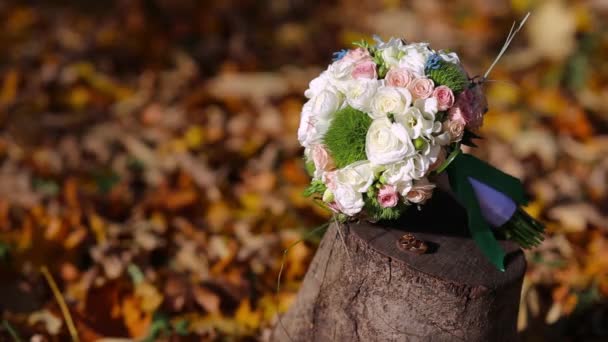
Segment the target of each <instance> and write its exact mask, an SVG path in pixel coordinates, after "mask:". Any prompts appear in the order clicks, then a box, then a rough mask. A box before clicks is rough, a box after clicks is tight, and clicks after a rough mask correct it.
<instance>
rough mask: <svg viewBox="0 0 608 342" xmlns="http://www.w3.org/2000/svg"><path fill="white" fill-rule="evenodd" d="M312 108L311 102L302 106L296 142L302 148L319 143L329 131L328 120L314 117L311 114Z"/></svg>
mask: <svg viewBox="0 0 608 342" xmlns="http://www.w3.org/2000/svg"><path fill="white" fill-rule="evenodd" d="M312 107H313V104H312V100H309V101H308V102H306V103H305V104H304V106H302V114H301V116H300V127H298V141H300V144H301V145H302V146H304V147H310V146H311V145H313V144H316V143H320V142H321V140H322V138H323V136H324V135H325V133H326V132H327V130H328V129H329V124H330V120H329V119H327V118H323V117H318V116H316V115H315V114H314V113H313V112H312Z"/></svg>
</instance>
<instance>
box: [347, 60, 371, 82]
mask: <svg viewBox="0 0 608 342" xmlns="http://www.w3.org/2000/svg"><path fill="white" fill-rule="evenodd" d="M351 76H352V77H353V78H354V79H360V78H367V79H373V80H375V79H376V78H378V74H376V63H374V62H372V61H371V60H362V61H359V62H357V64H355V67H354V69H353V71H352V73H351Z"/></svg>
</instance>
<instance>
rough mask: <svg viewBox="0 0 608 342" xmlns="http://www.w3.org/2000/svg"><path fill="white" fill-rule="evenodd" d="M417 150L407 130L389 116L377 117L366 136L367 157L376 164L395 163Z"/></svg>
mask: <svg viewBox="0 0 608 342" xmlns="http://www.w3.org/2000/svg"><path fill="white" fill-rule="evenodd" d="M414 152H415V150H414V145H412V141H411V140H410V138H409V136H408V134H407V131H406V130H405V129H404V127H403V126H402V125H401V124H397V123H395V124H392V123H391V122H390V120H389V119H388V118H382V119H376V120H374V121H373V122H372V124H371V125H370V127H369V129H368V131H367V136H366V138H365V153H366V155H367V159H369V161H371V162H372V163H373V164H375V165H386V164H390V163H394V162H396V161H399V160H401V159H403V158H404V157H406V156H408V155H411V154H413V153H414Z"/></svg>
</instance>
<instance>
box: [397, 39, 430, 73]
mask: <svg viewBox="0 0 608 342" xmlns="http://www.w3.org/2000/svg"><path fill="white" fill-rule="evenodd" d="M428 45H429V44H428V43H413V44H408V45H405V46H403V47H402V48H401V51H403V56H402V57H401V59H400V60H399V67H402V68H405V69H408V70H409V71H410V72H411V73H413V74H414V75H416V76H418V77H423V76H424V66H425V65H426V60H427V59H428V58H429V57H430V56H431V54H433V50H431V49H429V47H428Z"/></svg>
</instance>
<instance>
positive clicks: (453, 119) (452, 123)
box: [443, 110, 466, 142]
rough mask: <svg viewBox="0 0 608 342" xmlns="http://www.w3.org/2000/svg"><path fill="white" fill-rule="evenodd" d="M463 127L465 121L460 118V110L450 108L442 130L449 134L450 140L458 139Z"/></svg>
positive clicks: (462, 132)
mask: <svg viewBox="0 0 608 342" xmlns="http://www.w3.org/2000/svg"><path fill="white" fill-rule="evenodd" d="M465 127H466V122H465V121H464V119H463V118H462V115H461V112H460V110H454V111H452V110H450V116H449V119H448V120H447V121H445V122H444V123H443V130H444V131H446V132H448V134H450V142H456V141H460V139H462V135H463V134H464V128H465Z"/></svg>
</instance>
